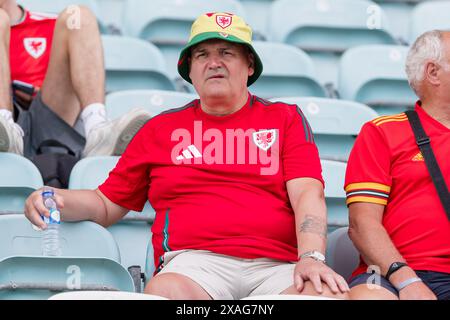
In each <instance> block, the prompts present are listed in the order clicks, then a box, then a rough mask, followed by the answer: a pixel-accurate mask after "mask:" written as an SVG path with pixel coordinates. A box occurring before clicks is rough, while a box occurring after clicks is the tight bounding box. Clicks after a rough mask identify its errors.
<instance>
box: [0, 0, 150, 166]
mask: <svg viewBox="0 0 450 320" xmlns="http://www.w3.org/2000/svg"><path fill="white" fill-rule="evenodd" d="M0 66H1V68H0V152H2V151H3V152H14V153H18V154H24V155H25V156H27V157H32V156H33V155H34V154H35V153H36V152H37V149H39V146H40V144H41V143H42V142H44V141H45V140H58V141H59V142H62V143H63V144H65V145H67V146H68V147H69V148H70V149H72V151H74V152H76V153H77V154H81V153H83V155H84V156H91V155H110V154H121V153H122V152H123V150H124V149H125V147H126V145H127V144H128V142H129V140H130V139H131V137H132V136H133V135H134V134H135V133H136V132H137V130H138V129H139V128H140V127H141V126H142V125H143V124H144V123H145V122H146V121H148V120H149V118H150V115H149V114H148V113H147V112H144V111H142V110H139V111H134V112H132V113H129V114H127V115H126V116H124V117H123V118H121V119H119V120H117V121H115V122H109V121H107V119H106V115H105V106H104V100H105V97H104V95H105V92H104V83H105V72H104V66H103V50H102V45H101V38H100V33H99V30H98V25H97V20H96V18H95V16H94V15H93V14H92V13H91V12H90V11H89V9H87V8H85V7H81V6H80V7H73V8H71V9H70V7H69V9H68V10H65V11H64V12H62V13H61V14H60V15H59V16H54V15H49V14H43V13H36V12H30V11H28V10H26V9H24V8H23V7H21V6H19V5H17V3H16V1H15V0H0ZM17 81H20V82H21V83H25V84H26V85H28V86H30V91H29V92H26V91H27V90H23V89H19V88H18V87H17V86H16V84H17ZM11 83H12V84H13V94H12V95H11ZM30 104H31V105H30ZM28 108H29V110H27V109H28ZM14 109H16V111H15V112H14ZM15 121H16V122H17V123H16V122H15ZM85 137H86V140H85Z"/></svg>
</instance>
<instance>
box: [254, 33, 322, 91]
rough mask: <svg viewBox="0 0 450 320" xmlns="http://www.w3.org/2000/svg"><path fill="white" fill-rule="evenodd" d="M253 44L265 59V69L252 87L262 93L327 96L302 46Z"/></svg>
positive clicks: (270, 43)
mask: <svg viewBox="0 0 450 320" xmlns="http://www.w3.org/2000/svg"><path fill="white" fill-rule="evenodd" d="M253 46H254V48H255V50H256V52H258V55H259V56H260V58H261V60H262V61H263V63H264V69H263V73H262V75H261V76H260V78H259V79H258V81H256V82H255V83H254V84H252V85H251V86H250V87H249V90H250V92H252V93H253V94H255V95H257V96H260V97H263V98H272V97H279V96H315V97H325V96H326V92H325V89H324V88H323V87H322V86H321V85H320V84H319V82H318V80H317V79H316V73H315V69H314V64H313V62H312V60H311V59H310V58H309V57H308V55H307V54H306V53H304V52H303V51H302V50H300V49H298V48H296V47H294V46H291V45H287V44H283V43H275V42H262V41H254V43H253Z"/></svg>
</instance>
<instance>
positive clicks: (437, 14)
mask: <svg viewBox="0 0 450 320" xmlns="http://www.w3.org/2000/svg"><path fill="white" fill-rule="evenodd" d="M449 12H450V1H423V2H422V3H419V4H417V6H416V7H415V8H414V9H413V11H412V13H411V18H410V34H409V41H410V43H413V42H414V40H415V39H416V38H417V37H418V36H420V35H421V34H422V33H424V32H426V31H429V30H434V29H442V30H450V19H449ZM425 17H432V18H425Z"/></svg>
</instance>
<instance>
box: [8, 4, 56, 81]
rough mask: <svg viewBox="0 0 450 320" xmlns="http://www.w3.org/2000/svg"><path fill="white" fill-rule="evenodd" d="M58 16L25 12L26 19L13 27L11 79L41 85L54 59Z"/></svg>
mask: <svg viewBox="0 0 450 320" xmlns="http://www.w3.org/2000/svg"><path fill="white" fill-rule="evenodd" d="M56 18H57V17H56V15H50V14H44V13H35V12H29V11H27V10H26V11H25V18H24V20H23V21H22V22H21V23H19V24H17V25H15V26H12V27H11V43H10V67H11V80H20V81H23V82H26V83H30V84H32V85H34V86H35V87H41V86H42V83H43V82H44V78H45V74H46V72H47V67H48V64H49V61H50V51H51V47H52V40H53V31H54V29H55V22H56Z"/></svg>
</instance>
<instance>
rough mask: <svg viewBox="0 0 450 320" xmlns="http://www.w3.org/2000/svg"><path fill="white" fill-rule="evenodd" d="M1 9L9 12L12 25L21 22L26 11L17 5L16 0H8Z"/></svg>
mask: <svg viewBox="0 0 450 320" xmlns="http://www.w3.org/2000/svg"><path fill="white" fill-rule="evenodd" d="M1 9H3V10H5V11H6V13H7V14H8V16H9V18H10V20H11V25H16V24H17V23H19V22H20V20H22V18H23V14H24V12H23V11H22V9H21V8H20V7H19V6H18V5H17V3H16V2H15V1H6V2H5V3H4V4H3V5H2V6H1Z"/></svg>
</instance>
